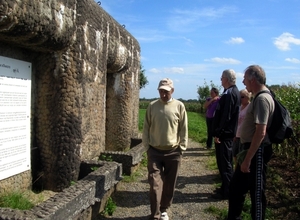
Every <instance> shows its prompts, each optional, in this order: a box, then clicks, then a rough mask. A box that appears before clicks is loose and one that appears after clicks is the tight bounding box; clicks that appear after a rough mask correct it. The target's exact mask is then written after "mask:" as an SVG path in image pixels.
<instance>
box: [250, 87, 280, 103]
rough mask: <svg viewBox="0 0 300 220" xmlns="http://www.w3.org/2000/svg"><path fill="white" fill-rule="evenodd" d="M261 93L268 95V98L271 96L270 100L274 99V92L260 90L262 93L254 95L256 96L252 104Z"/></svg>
mask: <svg viewBox="0 0 300 220" xmlns="http://www.w3.org/2000/svg"><path fill="white" fill-rule="evenodd" d="M262 93H268V94H269V95H270V96H272V98H273V99H274V98H275V94H274V92H273V91H271V90H269V91H268V90H262V91H260V92H258V93H257V94H256V96H255V97H254V99H253V103H254V101H255V99H256V98H257V97H258V96H259V95H260V94H262Z"/></svg>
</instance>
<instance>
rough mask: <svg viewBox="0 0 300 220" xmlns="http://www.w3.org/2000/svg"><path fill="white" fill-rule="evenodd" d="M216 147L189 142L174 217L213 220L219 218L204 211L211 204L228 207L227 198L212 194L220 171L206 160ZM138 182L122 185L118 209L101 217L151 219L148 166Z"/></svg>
mask: <svg viewBox="0 0 300 220" xmlns="http://www.w3.org/2000/svg"><path fill="white" fill-rule="evenodd" d="M211 151H212V150H207V149H205V148H203V147H202V146H201V145H200V144H199V143H196V142H193V141H191V140H190V141H189V146H188V150H187V151H186V152H185V153H184V155H183V156H184V157H183V160H182V165H181V168H180V174H179V177H178V180H177V186H176V191H175V196H174V200H173V204H172V206H171V208H170V210H169V211H168V215H169V217H170V220H188V219H193V220H198V219H201V220H213V219H217V218H216V217H214V216H211V215H209V214H207V213H205V212H204V210H205V209H206V208H208V207H211V206H213V207H217V208H227V201H219V200H216V199H214V198H212V197H211V195H212V194H213V190H214V189H215V184H214V179H215V178H216V177H217V175H218V174H217V171H212V170H209V169H207V167H206V163H207V161H208V157H209V154H210V153H211ZM138 172H140V173H141V175H139V176H138V177H137V179H136V181H135V182H129V183H127V182H123V181H121V182H120V183H119V184H118V187H117V191H116V192H115V193H114V195H113V196H112V198H113V201H115V202H116V204H117V209H116V211H115V212H114V213H113V215H112V216H107V217H100V218H99V220H100V219H110V220H117V219H129V220H147V219H148V217H149V214H150V206H149V199H148V192H149V185H148V182H147V169H146V168H145V167H142V168H140V169H139V171H138Z"/></svg>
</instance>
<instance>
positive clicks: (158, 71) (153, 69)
mask: <svg viewBox="0 0 300 220" xmlns="http://www.w3.org/2000/svg"><path fill="white" fill-rule="evenodd" d="M149 72H150V73H161V71H160V70H159V69H156V68H152V69H150V70H149Z"/></svg>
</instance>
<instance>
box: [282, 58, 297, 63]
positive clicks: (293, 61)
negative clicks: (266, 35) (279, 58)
mask: <svg viewBox="0 0 300 220" xmlns="http://www.w3.org/2000/svg"><path fill="white" fill-rule="evenodd" d="M285 61H287V62H291V63H300V60H299V59H296V58H286V59H285Z"/></svg>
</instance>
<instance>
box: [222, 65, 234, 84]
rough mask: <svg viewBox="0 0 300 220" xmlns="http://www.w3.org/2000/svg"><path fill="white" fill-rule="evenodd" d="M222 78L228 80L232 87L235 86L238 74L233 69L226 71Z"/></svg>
mask: <svg viewBox="0 0 300 220" xmlns="http://www.w3.org/2000/svg"><path fill="white" fill-rule="evenodd" d="M222 76H223V77H226V78H227V79H228V82H229V83H230V85H235V80H236V74H235V72H234V70H233V69H228V70H224V71H223V73H222Z"/></svg>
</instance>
